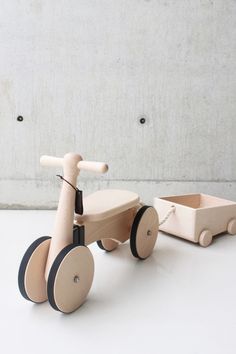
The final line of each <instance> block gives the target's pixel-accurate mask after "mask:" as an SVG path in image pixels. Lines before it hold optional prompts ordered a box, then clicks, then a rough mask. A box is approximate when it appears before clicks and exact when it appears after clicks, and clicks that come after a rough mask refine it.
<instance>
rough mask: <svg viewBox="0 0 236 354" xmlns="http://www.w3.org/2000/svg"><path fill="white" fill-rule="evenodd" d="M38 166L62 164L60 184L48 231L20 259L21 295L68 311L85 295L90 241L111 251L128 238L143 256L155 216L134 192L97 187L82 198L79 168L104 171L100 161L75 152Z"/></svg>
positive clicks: (149, 248) (46, 158)
mask: <svg viewBox="0 0 236 354" xmlns="http://www.w3.org/2000/svg"><path fill="white" fill-rule="evenodd" d="M40 162H41V165H43V166H54V167H62V168H63V176H60V175H59V177H60V178H61V179H62V188H61V193H60V199H59V204H58V208H57V212H56V218H55V224H54V228H53V231H52V236H51V237H49V236H44V237H40V238H38V239H37V240H36V241H34V242H33V243H32V244H31V245H30V246H29V248H28V249H27V251H26V253H25V254H24V256H23V259H22V261H21V264H20V268H19V274H18V285H19V289H20V292H21V294H22V295H23V297H24V298H26V299H27V300H30V301H32V302H34V303H42V302H44V301H46V300H49V303H50V305H51V306H52V307H53V308H54V309H55V310H57V311H61V312H63V313H70V312H73V311H74V310H76V309H77V308H78V307H79V306H80V305H81V304H82V303H83V302H84V301H85V299H86V296H87V294H88V292H89V290H90V288H91V285H92V282H93V275H94V261H93V256H92V253H91V251H90V250H89V248H88V247H87V246H88V245H90V244H91V243H92V242H95V241H96V242H97V244H98V246H99V247H100V248H102V249H103V250H105V251H108V252H110V251H113V250H114V249H115V248H116V247H117V246H118V245H119V244H121V243H123V242H125V241H127V240H128V239H129V238H130V248H131V252H132V254H133V256H134V257H136V258H139V259H145V258H147V257H148V256H149V255H150V254H151V253H152V250H153V248H154V246H155V243H156V239H157V234H158V228H159V220H158V214H157V212H156V210H155V209H154V208H153V207H152V206H147V205H143V204H142V203H141V202H140V200H139V196H138V195H137V194H136V193H133V192H130V191H125V190H113V189H108V190H100V191H97V192H95V193H93V194H90V195H88V196H87V197H85V198H84V200H83V198H82V191H80V190H79V189H78V188H77V187H76V185H77V177H78V175H79V173H80V171H81V170H87V171H93V172H100V173H105V172H106V171H107V170H108V166H107V165H106V164H104V163H101V162H92V161H83V160H82V157H81V156H80V155H78V154H74V153H69V154H66V155H65V156H64V158H57V157H52V156H42V157H41V159H40Z"/></svg>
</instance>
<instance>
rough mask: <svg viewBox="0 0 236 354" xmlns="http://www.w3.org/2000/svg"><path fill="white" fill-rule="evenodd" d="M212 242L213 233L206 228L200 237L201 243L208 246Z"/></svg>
mask: <svg viewBox="0 0 236 354" xmlns="http://www.w3.org/2000/svg"><path fill="white" fill-rule="evenodd" d="M211 243H212V233H211V231H209V230H204V231H202V232H201V234H200V237H199V244H200V245H201V246H202V247H207V246H209V245H210V244H211Z"/></svg>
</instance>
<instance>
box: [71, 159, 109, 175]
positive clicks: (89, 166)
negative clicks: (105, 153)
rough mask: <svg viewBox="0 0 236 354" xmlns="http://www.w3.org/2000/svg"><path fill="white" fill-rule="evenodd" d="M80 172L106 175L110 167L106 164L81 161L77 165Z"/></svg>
mask: <svg viewBox="0 0 236 354" xmlns="http://www.w3.org/2000/svg"><path fill="white" fill-rule="evenodd" d="M77 167H78V169H79V170H84V171H91V172H99V173H106V172H107V171H108V165H107V164H105V163H104V162H96V161H84V160H81V161H80V162H78V165H77Z"/></svg>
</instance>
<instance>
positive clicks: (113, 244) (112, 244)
mask: <svg viewBox="0 0 236 354" xmlns="http://www.w3.org/2000/svg"><path fill="white" fill-rule="evenodd" d="M97 245H98V247H99V248H101V249H102V250H104V251H107V252H111V251H113V250H115V249H116V248H117V247H118V246H119V243H118V242H117V241H114V240H112V239H111V238H104V239H103V240H100V241H97Z"/></svg>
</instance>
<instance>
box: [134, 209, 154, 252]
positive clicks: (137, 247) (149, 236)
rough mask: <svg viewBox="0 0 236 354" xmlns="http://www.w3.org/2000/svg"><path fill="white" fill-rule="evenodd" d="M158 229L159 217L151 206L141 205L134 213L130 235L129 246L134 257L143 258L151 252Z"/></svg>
mask: <svg viewBox="0 0 236 354" xmlns="http://www.w3.org/2000/svg"><path fill="white" fill-rule="evenodd" d="M158 229H159V219H158V214H157V212H156V210H155V209H154V208H153V207H152V206H148V205H145V206H143V207H141V208H140V209H139V210H138V212H137V214H136V215H135V218H134V221H133V225H132V228H131V235H130V248H131V252H132V254H133V256H134V257H136V258H139V259H145V258H147V257H148V256H150V254H151V253H152V250H153V248H154V246H155V243H156V239H157V234H158Z"/></svg>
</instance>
